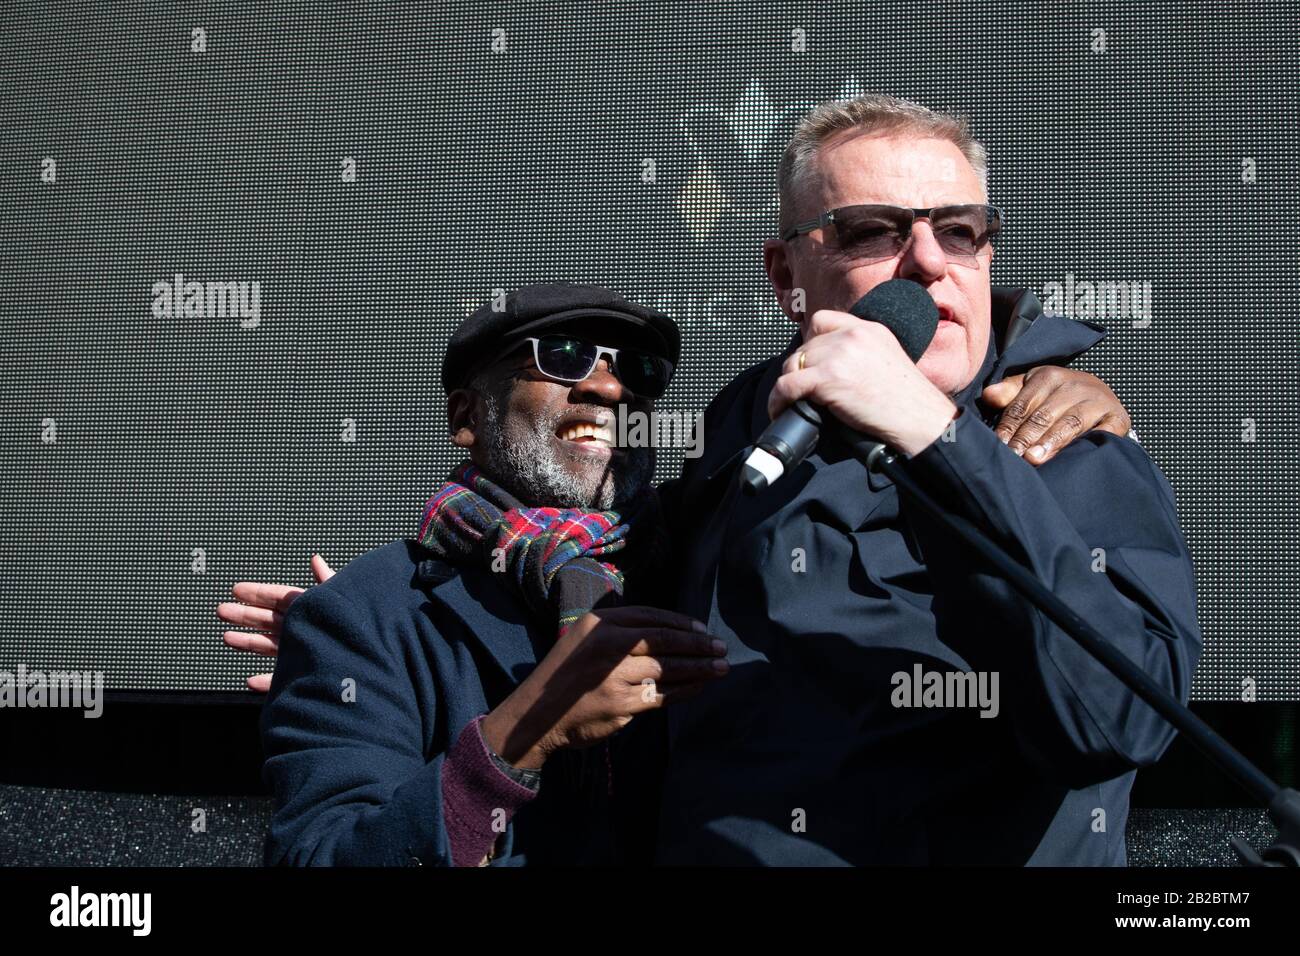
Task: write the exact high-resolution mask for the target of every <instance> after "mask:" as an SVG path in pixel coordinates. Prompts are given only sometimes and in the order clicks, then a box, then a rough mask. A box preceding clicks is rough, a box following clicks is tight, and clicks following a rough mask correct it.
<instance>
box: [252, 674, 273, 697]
mask: <svg viewBox="0 0 1300 956" xmlns="http://www.w3.org/2000/svg"><path fill="white" fill-rule="evenodd" d="M248 689H249V690H255V691H257V692H258V693H259V694H265V693H266V692H267V691H269V690H270V689H271V675H270V674H257V675H256V676H254V677H250V678H249V679H248Z"/></svg>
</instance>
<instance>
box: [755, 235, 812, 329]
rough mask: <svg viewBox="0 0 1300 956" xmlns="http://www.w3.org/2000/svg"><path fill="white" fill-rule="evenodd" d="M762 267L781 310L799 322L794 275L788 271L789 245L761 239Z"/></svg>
mask: <svg viewBox="0 0 1300 956" xmlns="http://www.w3.org/2000/svg"><path fill="white" fill-rule="evenodd" d="M763 268H764V269H765V270H766V271H767V281H768V283H769V284H770V285H771V286H772V292H773V293H775V295H776V301H777V302H779V303H780V304H781V311H782V312H784V313H785V314H786V315H787V316H789V317H790V318H791V319H792V320H793V321H794V322H796V323H798V322H801V321H802V319H803V314H802V313H796V312H795V310H794V291H795V290H794V277H793V275H792V274H791V272H790V258H789V247H788V246H787V245H786V243H785V241H784V240H781V239H764V240H763Z"/></svg>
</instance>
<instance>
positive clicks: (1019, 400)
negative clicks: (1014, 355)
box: [994, 367, 1079, 456]
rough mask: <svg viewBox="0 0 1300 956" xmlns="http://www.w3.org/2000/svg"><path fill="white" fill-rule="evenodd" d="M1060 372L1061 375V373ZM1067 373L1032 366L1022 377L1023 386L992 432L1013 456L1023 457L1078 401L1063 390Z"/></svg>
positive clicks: (1061, 370)
mask: <svg viewBox="0 0 1300 956" xmlns="http://www.w3.org/2000/svg"><path fill="white" fill-rule="evenodd" d="M1062 373H1064V374H1062ZM1068 375H1069V373H1068V372H1067V370H1066V369H1060V368H1051V367H1043V368H1035V369H1031V370H1030V371H1029V373H1028V374H1027V375H1026V376H1025V381H1024V387H1023V388H1022V389H1021V390H1020V392H1019V393H1018V394H1017V395H1016V397H1015V398H1013V399H1012V400H1011V401H1010V402H1009V403H1008V404H1007V407H1006V408H1005V409H1004V410H1003V412H1002V417H1001V418H999V419H998V424H997V427H996V428H995V429H994V431H995V432H996V433H997V436H998V438H1000V439H1002V441H1003V443H1004V444H1006V446H1007V447H1008V448H1010V449H1011V450H1012V451H1013V452H1015V453H1016V454H1017V455H1021V456H1023V455H1024V454H1025V452H1026V451H1028V450H1029V449H1030V448H1031V447H1033V446H1034V445H1036V444H1038V440H1039V439H1040V438H1042V437H1043V435H1044V434H1046V432H1047V430H1048V429H1049V428H1050V427H1051V426H1052V425H1053V424H1055V423H1056V421H1057V419H1058V418H1059V417H1060V416H1061V415H1062V414H1063V413H1064V412H1065V411H1066V409H1068V408H1072V407H1073V406H1074V405H1075V404H1076V403H1077V401H1078V398H1079V396H1078V395H1077V394H1074V395H1071V394H1069V392H1068V391H1067V389H1068V384H1067V378H1068Z"/></svg>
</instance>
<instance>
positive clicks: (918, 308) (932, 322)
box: [849, 279, 939, 362]
mask: <svg viewBox="0 0 1300 956" xmlns="http://www.w3.org/2000/svg"><path fill="white" fill-rule="evenodd" d="M849 311H850V312H852V313H853V314H854V315H856V316H857V317H858V318H860V319H866V320H867V321H869V322H879V323H880V324H881V325H883V326H885V328H887V329H889V331H891V332H893V333H894V335H895V336H896V337H897V338H898V341H899V342H900V343H901V344H902V346H903V351H904V352H906V353H907V354H908V357H909V358H911V360H912V361H913V362H919V361H920V360H921V356H922V355H924V354H925V350H926V349H928V348H929V347H930V341H931V340H932V339H933V338H934V333H935V331H936V330H938V328H939V308H938V306H936V305H935V304H934V299H932V298H930V294H929V293H928V292H926V291H925V289H923V288H921V287H920V286H919V285H917V284H916V283H915V282H912V281H910V280H908V279H890V280H889V281H888V282H882V283H880V285H878V286H876V287H875V288H874V289H872V290H871V291H870V292H868V293H867V294H866V295H864V296H863V297H862V298H861V299H859V300H858V301H857V303H856V304H855V305H854V306H853V308H851V309H849Z"/></svg>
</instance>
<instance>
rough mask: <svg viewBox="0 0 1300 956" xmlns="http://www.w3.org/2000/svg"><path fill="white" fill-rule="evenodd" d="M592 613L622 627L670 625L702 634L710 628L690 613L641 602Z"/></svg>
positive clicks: (670, 626) (676, 628) (669, 626)
mask: <svg viewBox="0 0 1300 956" xmlns="http://www.w3.org/2000/svg"><path fill="white" fill-rule="evenodd" d="M592 613H594V614H595V616H596V617H598V618H600V620H602V621H608V622H609V623H610V624H617V625H619V626H620V627H668V628H672V629H674V630H678V631H696V632H698V633H700V634H705V633H707V632H708V630H709V629H708V627H706V626H705V624H704V622H703V621H697V620H696V619H695V618H693V617H691V616H690V615H688V614H679V613H677V612H676V611H665V610H664V609H663V608H658V607H645V606H644V605H639V604H627V605H623V606H620V607H611V608H601V609H600V610H599V611H594V612H592Z"/></svg>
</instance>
